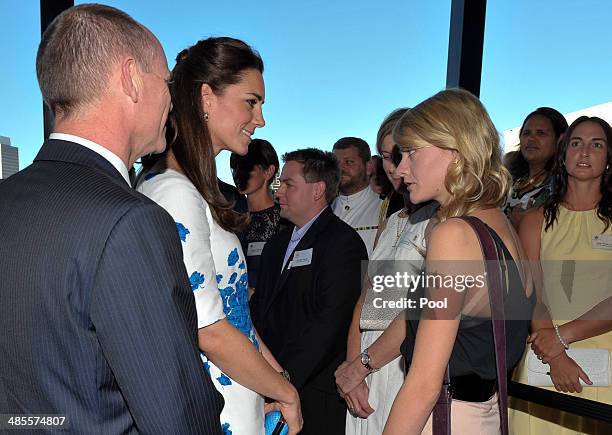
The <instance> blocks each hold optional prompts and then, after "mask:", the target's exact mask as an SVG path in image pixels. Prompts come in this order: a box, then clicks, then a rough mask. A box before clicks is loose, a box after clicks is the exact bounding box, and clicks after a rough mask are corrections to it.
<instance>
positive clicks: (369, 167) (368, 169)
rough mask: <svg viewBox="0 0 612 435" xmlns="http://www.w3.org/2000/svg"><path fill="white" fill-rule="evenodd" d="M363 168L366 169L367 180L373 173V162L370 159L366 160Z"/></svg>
mask: <svg viewBox="0 0 612 435" xmlns="http://www.w3.org/2000/svg"><path fill="white" fill-rule="evenodd" d="M365 167H366V175H367V177H368V180H369V179H370V178H371V177H372V174H373V173H374V161H373V160H372V159H370V160H368V161H367V162H366V164H365Z"/></svg>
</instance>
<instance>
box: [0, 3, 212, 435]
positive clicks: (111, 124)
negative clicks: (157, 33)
mask: <svg viewBox="0 0 612 435" xmlns="http://www.w3.org/2000/svg"><path fill="white" fill-rule="evenodd" d="M36 70H37V75H38V80H39V85H40V88H41V91H42V94H43V97H44V99H45V102H46V103H47V104H48V105H49V106H50V107H51V109H52V110H53V112H54V114H55V117H56V124H55V128H54V133H53V134H51V136H50V138H49V140H47V141H46V142H45V143H44V145H43V147H42V149H41V150H40V152H39V154H38V156H37V157H36V159H35V161H34V163H33V164H32V165H31V166H29V167H28V168H26V169H25V170H23V171H21V172H19V173H18V174H16V175H14V176H12V177H10V178H9V179H8V180H6V181H5V182H3V183H2V185H0V301H1V303H0V330H2V334H0V354H1V355H2V357H0V413H1V414H4V416H5V420H8V416H35V415H55V416H64V417H66V419H65V420H64V426H63V427H64V428H66V430H67V431H68V433H78V434H83V433H101V434H102V433H103V434H114V433H139V432H144V433H158V434H173V433H176V434H196V433H198V434H220V433H222V431H221V427H220V422H219V415H220V411H221V408H222V406H223V399H222V398H221V396H220V395H219V393H218V392H217V391H216V390H215V388H214V386H213V385H212V383H211V381H210V378H209V377H208V375H207V374H206V372H205V370H203V367H202V362H201V360H200V358H199V352H198V349H197V344H196V310H195V305H194V300H193V295H192V293H191V290H190V285H189V281H188V278H187V273H186V271H185V269H184V266H183V260H182V251H181V246H180V241H179V238H178V233H177V230H176V226H175V223H174V222H173V221H172V219H171V217H170V216H169V215H168V214H167V213H166V212H165V211H164V210H163V209H161V208H160V207H159V206H157V205H156V204H155V203H153V202H152V201H150V200H149V199H148V198H146V197H144V196H143V195H141V194H139V193H137V192H135V191H134V190H132V189H131V187H130V185H129V177H128V168H130V167H132V165H133V164H134V162H135V160H136V159H137V158H139V157H140V156H142V155H144V154H149V153H154V152H161V151H162V150H163V149H164V148H165V146H166V143H165V139H164V130H165V123H166V117H167V115H168V111H169V110H170V108H171V103H170V95H169V91H168V87H167V80H168V78H169V74H170V73H169V71H168V67H167V63H166V58H165V55H164V52H163V49H162V47H161V45H160V44H159V42H158V41H157V39H156V38H155V37H154V36H153V34H152V33H151V32H150V31H148V30H147V29H146V28H145V27H144V26H142V25H141V24H139V23H137V22H136V21H134V20H133V19H132V18H131V17H129V16H128V15H126V14H125V13H123V12H121V11H119V10H117V9H114V8H110V7H107V6H101V5H80V6H77V7H74V8H71V9H69V10H67V11H66V12H64V13H63V14H61V15H60V16H59V17H58V18H57V19H56V20H55V21H54V22H53V23H52V24H51V25H50V26H49V28H48V29H47V30H46V32H45V34H44V35H43V37H42V40H41V43H40V46H39V49H38V55H37V60H36ZM12 421H15V420H14V419H13V420H12ZM25 421H26V422H27V421H28V420H25ZM31 421H32V422H34V421H37V420H34V419H32V420H31ZM53 421H55V422H59V421H60V419H57V420H51V422H53ZM2 424H3V426H0V429H1V428H2V427H5V428H6V425H7V424H9V423H8V422H4V421H3V422H2ZM32 424H34V423H32ZM54 424H55V423H54ZM36 427H37V428H41V427H42V426H41V425H40V423H39V424H38V426H36ZM56 427H57V426H45V428H47V429H53V428H56ZM20 429H34V427H32V426H20Z"/></svg>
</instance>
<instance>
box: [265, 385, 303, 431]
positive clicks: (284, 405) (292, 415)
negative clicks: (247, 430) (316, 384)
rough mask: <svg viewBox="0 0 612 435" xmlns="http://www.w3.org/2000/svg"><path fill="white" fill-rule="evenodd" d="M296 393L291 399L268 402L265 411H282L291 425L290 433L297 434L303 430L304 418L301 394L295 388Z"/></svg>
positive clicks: (289, 425)
mask: <svg viewBox="0 0 612 435" xmlns="http://www.w3.org/2000/svg"><path fill="white" fill-rule="evenodd" d="M293 392H294V394H293V395H292V396H293V397H292V399H291V400H289V401H278V402H273V403H267V404H266V405H265V407H264V412H265V413H266V414H267V413H268V412H271V411H280V412H281V414H283V418H284V419H285V421H286V422H287V426H288V427H289V435H295V434H297V433H298V432H299V431H301V430H302V426H303V425H304V420H303V419H302V409H301V408H300V396H299V395H298V392H297V390H296V389H295V388H294V389H293Z"/></svg>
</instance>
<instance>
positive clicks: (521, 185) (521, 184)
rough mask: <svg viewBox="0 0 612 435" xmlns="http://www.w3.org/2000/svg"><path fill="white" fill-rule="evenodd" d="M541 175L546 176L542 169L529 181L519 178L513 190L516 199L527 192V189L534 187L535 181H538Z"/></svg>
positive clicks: (544, 170)
mask: <svg viewBox="0 0 612 435" xmlns="http://www.w3.org/2000/svg"><path fill="white" fill-rule="evenodd" d="M543 174H546V169H542V170H541V171H540V172H538V173H537V174H535V175H534V176H533V177H531V178H529V179H527V178H520V179H519V180H517V182H516V187H515V188H514V189H513V190H514V192H515V194H516V195H517V198H520V197H521V196H523V194H524V193H525V192H527V191H528V190H529V188H531V187H533V186H535V185H536V184H537V183H536V181H540V178H541V177H542V175H543Z"/></svg>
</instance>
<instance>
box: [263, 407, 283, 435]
mask: <svg viewBox="0 0 612 435" xmlns="http://www.w3.org/2000/svg"><path fill="white" fill-rule="evenodd" d="M265 426H266V435H287V434H288V433H289V427H288V426H287V423H285V419H284V418H283V414H281V413H280V411H272V412H268V413H267V414H266V423H265Z"/></svg>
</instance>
